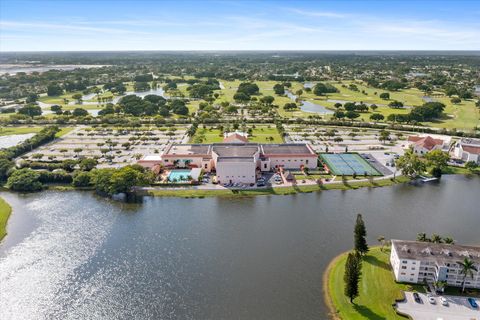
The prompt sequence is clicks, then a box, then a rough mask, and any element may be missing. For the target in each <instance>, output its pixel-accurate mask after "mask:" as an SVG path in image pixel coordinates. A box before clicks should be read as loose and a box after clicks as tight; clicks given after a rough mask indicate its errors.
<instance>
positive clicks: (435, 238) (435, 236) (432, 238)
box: [430, 233, 443, 243]
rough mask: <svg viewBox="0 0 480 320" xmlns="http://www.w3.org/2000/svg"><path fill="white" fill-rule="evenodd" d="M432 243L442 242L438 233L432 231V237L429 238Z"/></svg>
mask: <svg viewBox="0 0 480 320" xmlns="http://www.w3.org/2000/svg"><path fill="white" fill-rule="evenodd" d="M430 239H431V241H432V242H433V243H442V242H443V239H442V237H441V236H440V235H438V234H436V233H434V234H432V237H431V238H430Z"/></svg>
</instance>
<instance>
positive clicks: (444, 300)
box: [440, 297, 448, 307]
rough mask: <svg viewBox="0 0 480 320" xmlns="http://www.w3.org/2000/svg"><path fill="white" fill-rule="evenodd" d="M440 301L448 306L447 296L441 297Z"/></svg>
mask: <svg viewBox="0 0 480 320" xmlns="http://www.w3.org/2000/svg"><path fill="white" fill-rule="evenodd" d="M440 302H441V303H442V305H443V306H446V307H447V306H448V301H447V298H445V297H440Z"/></svg>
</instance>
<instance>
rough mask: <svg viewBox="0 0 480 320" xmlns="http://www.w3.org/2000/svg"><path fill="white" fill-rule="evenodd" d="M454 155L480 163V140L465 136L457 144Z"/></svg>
mask: <svg viewBox="0 0 480 320" xmlns="http://www.w3.org/2000/svg"><path fill="white" fill-rule="evenodd" d="M453 154H454V157H455V158H457V159H461V160H463V161H465V162H468V161H473V162H475V163H478V164H480V140H478V139H470V138H463V139H461V140H460V141H458V142H457V143H456V144H455V148H454V150H453Z"/></svg>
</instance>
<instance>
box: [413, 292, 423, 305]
mask: <svg viewBox="0 0 480 320" xmlns="http://www.w3.org/2000/svg"><path fill="white" fill-rule="evenodd" d="M413 299H415V302H416V303H422V299H421V298H420V295H419V294H418V293H416V292H414V293H413Z"/></svg>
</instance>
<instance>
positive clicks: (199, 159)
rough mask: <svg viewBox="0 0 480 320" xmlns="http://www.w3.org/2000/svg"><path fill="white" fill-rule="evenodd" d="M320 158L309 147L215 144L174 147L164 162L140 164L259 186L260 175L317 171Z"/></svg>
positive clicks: (146, 161) (164, 155)
mask: <svg viewBox="0 0 480 320" xmlns="http://www.w3.org/2000/svg"><path fill="white" fill-rule="evenodd" d="M317 162H318V156H317V154H316V153H315V151H313V149H312V147H311V146H310V145H308V144H305V143H303V144H301V143H298V144H257V143H241V142H234V143H214V144H172V145H170V146H168V147H167V148H166V149H165V151H164V153H163V154H162V155H161V157H160V158H157V157H155V158H153V159H152V158H150V156H146V157H144V158H143V159H141V160H140V161H138V163H139V164H140V165H142V166H145V167H149V168H152V167H153V166H155V165H157V164H159V165H163V166H164V167H167V168H168V167H170V168H202V169H203V170H204V171H206V172H211V171H215V172H216V175H217V181H218V182H219V183H235V182H240V183H255V181H256V175H257V172H266V171H271V170H275V169H277V168H280V167H281V168H284V169H295V170H299V169H300V168H301V167H304V168H309V169H315V168H316V167H317Z"/></svg>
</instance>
